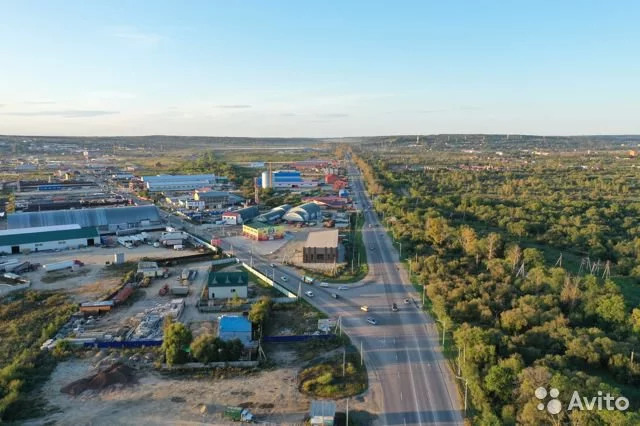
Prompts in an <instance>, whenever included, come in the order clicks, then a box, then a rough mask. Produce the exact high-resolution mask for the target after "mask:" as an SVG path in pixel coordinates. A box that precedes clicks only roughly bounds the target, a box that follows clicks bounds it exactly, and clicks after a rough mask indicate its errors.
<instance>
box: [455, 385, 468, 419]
mask: <svg viewBox="0 0 640 426" xmlns="http://www.w3.org/2000/svg"><path fill="white" fill-rule="evenodd" d="M456 379H458V380H461V381H463V382H464V413H465V415H466V414H467V390H468V388H469V381H468V380H467V379H465V378H464V377H461V376H456Z"/></svg>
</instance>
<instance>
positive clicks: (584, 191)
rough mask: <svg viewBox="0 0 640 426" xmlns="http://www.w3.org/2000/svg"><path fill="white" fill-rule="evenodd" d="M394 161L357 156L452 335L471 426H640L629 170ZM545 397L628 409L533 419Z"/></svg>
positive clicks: (551, 162) (637, 250)
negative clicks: (612, 400)
mask: <svg viewBox="0 0 640 426" xmlns="http://www.w3.org/2000/svg"><path fill="white" fill-rule="evenodd" d="M347 149H349V150H350V148H347ZM396 154H397V155H396V156H395V157H394V156H392V155H387V154H386V153H384V154H383V153H381V152H376V150H370V149H361V150H357V149H353V154H352V158H353V159H354V161H355V162H356V164H357V165H358V166H359V167H360V169H361V170H362V171H363V175H364V177H365V180H366V184H367V188H368V190H369V192H370V193H371V194H372V195H373V196H374V199H375V201H374V207H375V209H376V211H377V213H378V214H379V215H380V217H382V218H384V222H385V224H386V226H387V229H388V230H389V232H390V233H392V235H393V237H394V238H395V239H397V240H399V241H401V242H402V247H403V256H404V257H405V260H406V261H407V263H408V264H409V265H410V270H411V274H412V276H413V279H414V283H415V284H416V285H417V286H418V287H419V289H420V290H421V291H424V292H425V295H426V296H427V298H428V307H429V310H430V312H431V313H432V315H433V316H435V317H436V318H437V319H438V320H439V321H441V322H443V323H446V324H448V325H447V331H448V332H451V335H452V337H453V342H454V343H455V347H447V348H445V352H446V354H447V355H448V356H449V357H450V360H451V362H452V366H453V368H456V369H457V368H458V366H459V368H460V371H461V374H462V376H463V377H464V378H465V379H466V380H468V386H469V392H470V402H471V404H472V409H471V411H470V420H471V421H472V423H473V424H480V425H496V424H505V425H514V424H581V425H584V424H587V425H605V424H607V425H609V424H620V425H622V424H629V425H631V424H639V423H640V413H639V411H638V408H639V407H640V405H639V403H640V392H639V391H638V389H639V387H638V385H639V384H640V365H639V364H638V362H637V361H636V360H634V354H635V351H636V350H637V349H638V339H639V338H640V309H638V307H637V304H638V293H639V292H640V288H639V287H638V277H639V276H640V234H639V232H640V227H639V224H638V219H637V217H638V212H639V210H640V203H639V201H640V199H638V195H639V188H638V186H637V179H638V177H639V176H638V174H639V173H638V168H637V167H635V164H634V163H635V160H633V159H629V158H626V156H624V155H619V153H603V154H602V158H601V159H599V160H598V161H595V162H594V161H593V160H592V159H591V157H590V155H587V154H585V155H584V156H581V155H575V154H571V155H566V156H564V155H563V154H562V153H555V154H554V155H553V156H550V158H548V159H545V158H538V159H537V160H536V161H535V162H532V161H523V160H522V158H521V155H520V154H517V155H514V156H511V157H509V156H507V157H506V158H505V157H501V158H500V159H499V160H497V161H494V160H492V161H491V163H492V165H489V166H488V167H487V164H486V157H483V158H480V156H478V157H479V158H478V161H477V163H476V164H479V165H482V166H481V167H472V166H473V165H474V162H473V161H468V160H469V157H468V156H467V158H466V159H465V161H460V162H458V163H456V161H455V156H451V155H444V154H442V153H438V152H435V151H431V152H429V153H426V154H424V155H418V156H415V155H414V156H412V158H411V164H412V167H409V166H408V165H407V164H406V163H405V162H403V161H398V159H400V158H403V157H404V156H405V155H406V154H405V153H403V152H396ZM462 157H464V156H463V155H461V156H459V158H462ZM600 160H602V161H600ZM415 166H417V167H415ZM458 350H459V351H460V352H458ZM459 353H460V354H462V355H460V356H458V354H459ZM539 386H545V387H547V388H550V387H555V388H557V389H559V390H560V396H559V399H560V400H561V401H562V402H563V404H568V402H569V398H570V397H571V395H572V392H573V390H579V391H580V393H581V394H583V395H597V393H598V391H601V392H603V393H606V392H610V393H611V394H612V395H618V396H620V395H623V396H625V397H626V398H628V399H629V400H630V401H631V406H630V408H629V409H628V410H627V411H625V412H620V411H577V410H574V411H571V412H562V413H561V414H560V415H559V416H556V417H555V418H552V417H550V415H549V414H547V412H546V411H540V410H538V409H537V403H538V400H537V399H536V398H535V397H534V390H535V389H536V388H537V387H539ZM565 406H566V405H565Z"/></svg>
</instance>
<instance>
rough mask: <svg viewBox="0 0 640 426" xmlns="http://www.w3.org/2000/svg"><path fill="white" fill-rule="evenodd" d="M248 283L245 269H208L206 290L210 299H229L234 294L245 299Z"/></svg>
mask: <svg viewBox="0 0 640 426" xmlns="http://www.w3.org/2000/svg"><path fill="white" fill-rule="evenodd" d="M248 285H249V274H248V273H247V271H233V272H224V271H217V272H214V271H209V278H208V280H207V290H208V292H209V299H210V300H214V299H231V298H232V297H234V296H237V297H240V298H242V299H245V298H246V297H247V286H248Z"/></svg>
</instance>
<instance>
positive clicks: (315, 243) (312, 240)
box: [304, 229, 338, 247]
mask: <svg viewBox="0 0 640 426" xmlns="http://www.w3.org/2000/svg"><path fill="white" fill-rule="evenodd" d="M304 246H305V247H337V246H338V230H337V229H330V230H327V231H316V232H309V235H307V241H306V242H305V243H304Z"/></svg>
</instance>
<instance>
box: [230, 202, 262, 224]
mask: <svg viewBox="0 0 640 426" xmlns="http://www.w3.org/2000/svg"><path fill="white" fill-rule="evenodd" d="M258 213H260V211H259V210H258V207H257V206H250V207H245V208H243V209H238V210H235V211H232V212H225V213H223V214H222V220H223V221H224V222H225V223H226V224H227V225H242V224H243V223H245V222H249V221H250V220H252V219H254V218H255V217H257V216H258Z"/></svg>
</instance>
